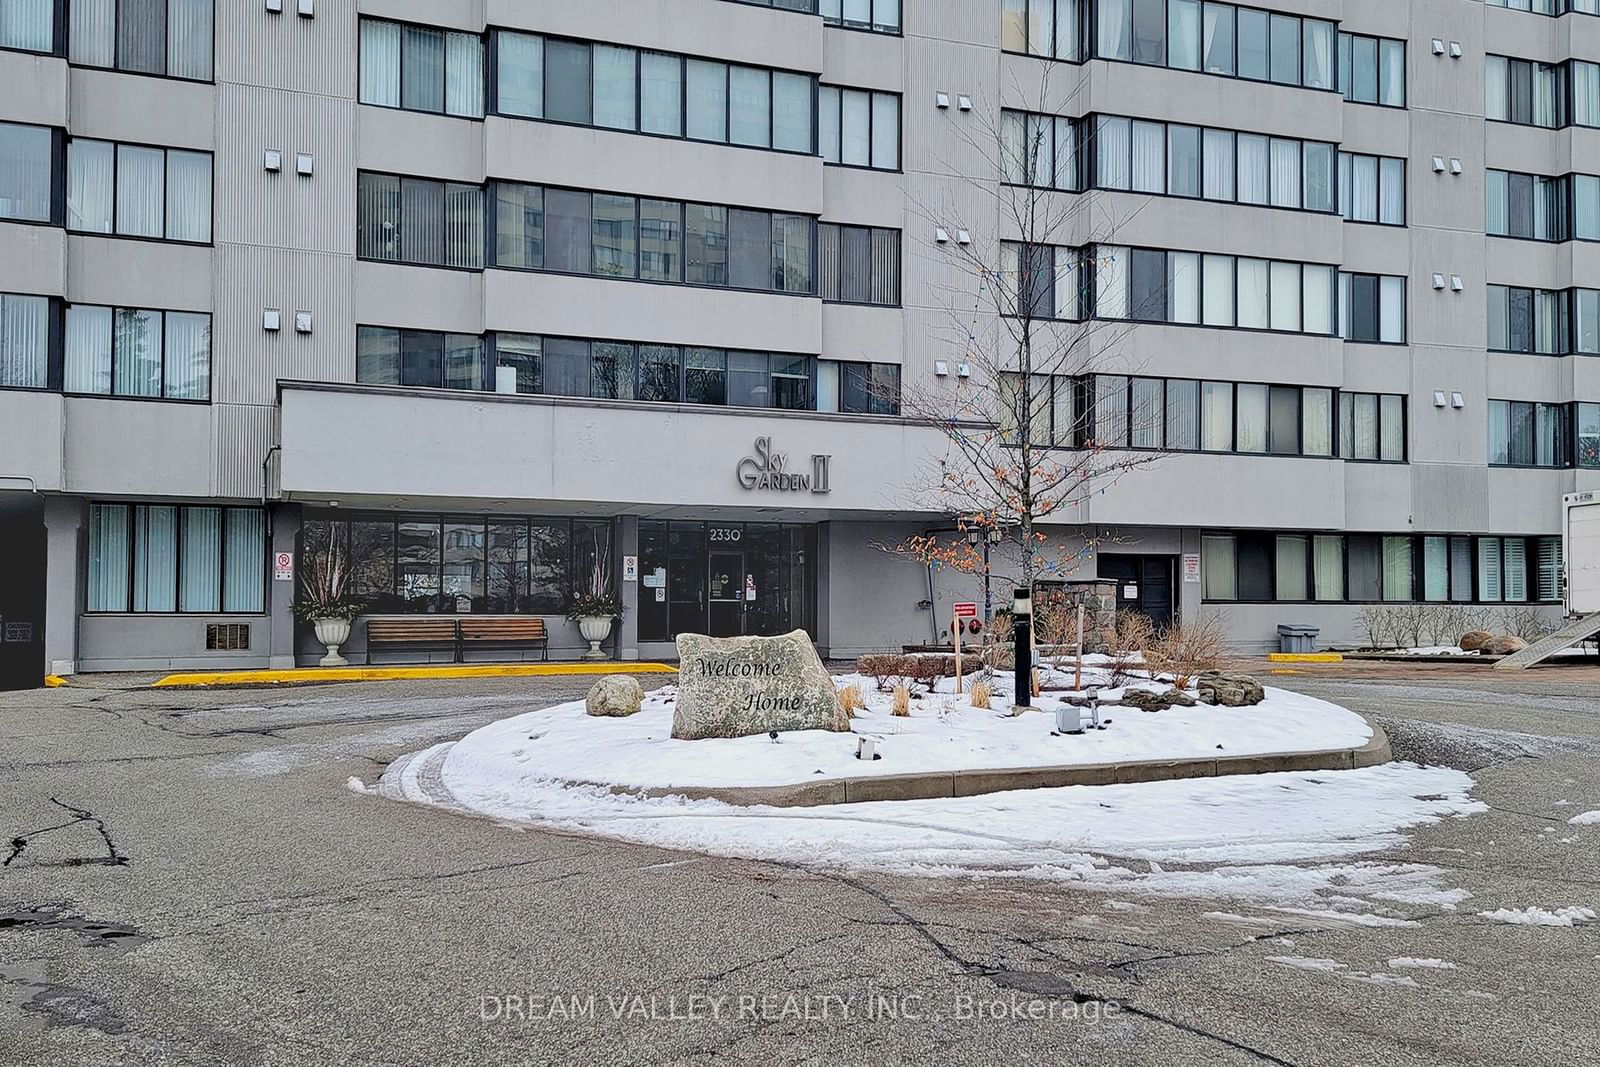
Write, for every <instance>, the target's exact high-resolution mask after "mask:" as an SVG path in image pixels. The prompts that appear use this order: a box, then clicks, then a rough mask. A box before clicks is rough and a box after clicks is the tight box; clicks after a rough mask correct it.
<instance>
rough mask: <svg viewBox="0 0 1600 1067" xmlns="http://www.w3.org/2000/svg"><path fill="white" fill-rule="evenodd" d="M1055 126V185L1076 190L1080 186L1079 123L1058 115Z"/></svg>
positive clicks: (1059, 187)
mask: <svg viewBox="0 0 1600 1067" xmlns="http://www.w3.org/2000/svg"><path fill="white" fill-rule="evenodd" d="M1055 128H1056V129H1055V134H1056V136H1055V147H1056V153H1055V155H1056V172H1055V187H1056V188H1057V189H1066V190H1069V191H1076V190H1077V189H1078V188H1079V178H1078V124H1077V122H1075V121H1074V120H1072V119H1069V118H1065V117H1058V118H1057V119H1056V120H1055Z"/></svg>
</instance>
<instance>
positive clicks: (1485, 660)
mask: <svg viewBox="0 0 1600 1067" xmlns="http://www.w3.org/2000/svg"><path fill="white" fill-rule="evenodd" d="M1344 658H1345V659H1354V660H1366V661H1368V662H1381V663H1461V664H1465V665H1466V666H1468V667H1481V666H1484V665H1486V664H1494V663H1498V662H1499V661H1500V660H1502V659H1504V658H1505V657H1504V656H1485V655H1482V654H1473V655H1470V656H1469V655H1463V656H1413V655H1405V654H1401V653H1399V652H1346V653H1345V654H1344Z"/></svg>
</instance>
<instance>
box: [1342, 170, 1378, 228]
mask: <svg viewBox="0 0 1600 1067" xmlns="http://www.w3.org/2000/svg"><path fill="white" fill-rule="evenodd" d="M1349 218H1351V219H1352V220H1354V221H1356V222H1376V221H1377V220H1378V160H1377V158H1376V157H1374V156H1352V157H1350V215H1349Z"/></svg>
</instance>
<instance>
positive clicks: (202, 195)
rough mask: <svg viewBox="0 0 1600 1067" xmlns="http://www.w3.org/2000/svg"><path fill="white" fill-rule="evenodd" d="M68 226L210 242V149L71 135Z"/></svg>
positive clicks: (110, 232)
mask: <svg viewBox="0 0 1600 1067" xmlns="http://www.w3.org/2000/svg"><path fill="white" fill-rule="evenodd" d="M67 229H69V230H75V231H77V232H79V233H109V234H116V235H117V236H119V237H149V238H153V239H156V240H166V241H188V242H192V243H196V244H209V243H210V242H211V153H210V152H191V151H185V150H182V149H177V148H156V147H152V146H149V145H134V144H116V143H113V142H111V141H91V140H88V139H86V138H82V137H75V138H73V139H72V140H71V141H69V142H68V143H67Z"/></svg>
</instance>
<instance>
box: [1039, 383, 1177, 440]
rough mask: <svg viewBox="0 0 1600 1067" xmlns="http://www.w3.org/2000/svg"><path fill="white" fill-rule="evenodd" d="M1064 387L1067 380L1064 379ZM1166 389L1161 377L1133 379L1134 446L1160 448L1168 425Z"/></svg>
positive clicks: (1132, 432)
mask: <svg viewBox="0 0 1600 1067" xmlns="http://www.w3.org/2000/svg"><path fill="white" fill-rule="evenodd" d="M1062 385H1063V387H1065V386H1066V380H1065V379H1063V381H1062ZM1165 401H1166V389H1165V385H1164V383H1163V381H1162V379H1160V378H1135V379H1133V404H1132V406H1131V407H1130V408H1129V410H1128V420H1129V423H1130V425H1131V437H1130V441H1131V442H1132V444H1133V447H1134V448H1160V447H1161V431H1162V429H1163V428H1164V427H1165V425H1166V421H1167V415H1166V411H1165V406H1166V405H1165Z"/></svg>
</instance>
